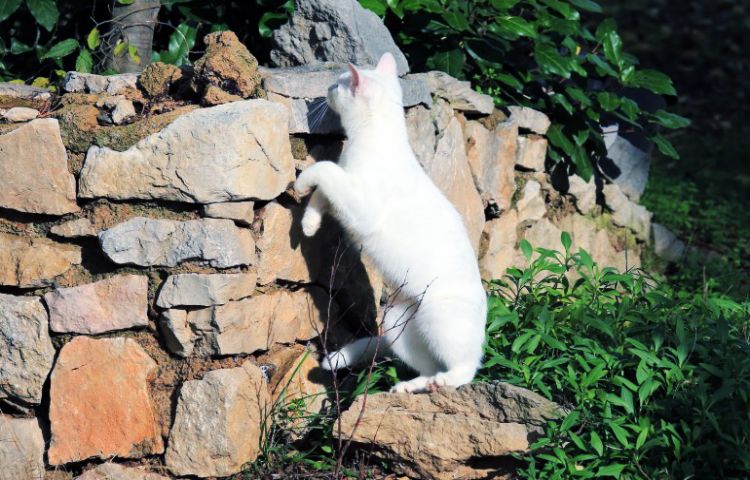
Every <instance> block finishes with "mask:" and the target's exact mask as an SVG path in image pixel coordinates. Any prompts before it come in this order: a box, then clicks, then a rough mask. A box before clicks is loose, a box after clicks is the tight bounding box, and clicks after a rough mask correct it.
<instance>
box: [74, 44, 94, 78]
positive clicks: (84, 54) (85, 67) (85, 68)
mask: <svg viewBox="0 0 750 480" xmlns="http://www.w3.org/2000/svg"><path fill="white" fill-rule="evenodd" d="M93 69H94V57H92V56H91V52H90V51H88V50H87V49H85V48H82V49H81V51H80V53H79V54H78V58H76V71H77V72H83V73H91V71H92V70H93Z"/></svg>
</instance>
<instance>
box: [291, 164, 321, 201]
mask: <svg viewBox="0 0 750 480" xmlns="http://www.w3.org/2000/svg"><path fill="white" fill-rule="evenodd" d="M314 167H315V165H312V166H310V167H307V169H305V170H304V171H303V172H302V173H300V174H299V177H297V181H296V182H294V191H295V192H297V195H299V196H300V197H306V196H307V195H309V194H310V192H312V189H313V188H315V186H316V185H317V182H316V181H315V168H314Z"/></svg>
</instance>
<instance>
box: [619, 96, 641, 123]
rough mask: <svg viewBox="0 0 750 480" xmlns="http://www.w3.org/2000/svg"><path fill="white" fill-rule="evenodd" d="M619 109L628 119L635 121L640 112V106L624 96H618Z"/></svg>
mask: <svg viewBox="0 0 750 480" xmlns="http://www.w3.org/2000/svg"><path fill="white" fill-rule="evenodd" d="M620 109H621V110H622V111H623V112H624V113H625V115H626V116H627V117H628V118H629V119H630V120H633V121H635V120H636V119H637V118H638V115H639V114H640V113H641V107H639V106H638V104H637V103H635V102H634V101H633V100H631V99H629V98H625V97H621V98H620Z"/></svg>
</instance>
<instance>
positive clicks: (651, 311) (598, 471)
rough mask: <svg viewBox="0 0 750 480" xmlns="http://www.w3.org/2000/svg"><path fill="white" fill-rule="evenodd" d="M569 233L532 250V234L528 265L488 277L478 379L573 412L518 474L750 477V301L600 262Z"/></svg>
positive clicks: (553, 429) (541, 476)
mask: <svg viewBox="0 0 750 480" xmlns="http://www.w3.org/2000/svg"><path fill="white" fill-rule="evenodd" d="M562 243H563V245H564V246H565V250H564V253H558V252H553V251H549V250H544V249H537V250H536V252H537V255H536V256H535V258H533V259H532V251H531V247H530V246H529V245H528V244H527V243H525V242H524V244H523V245H522V248H523V250H524V252H525V253H526V256H527V259H529V260H530V266H529V268H527V269H525V270H523V271H522V270H517V269H511V270H509V273H508V275H507V276H506V278H504V279H503V280H502V281H495V282H493V283H492V288H493V290H492V292H493V293H492V295H491V297H490V308H489V324H488V340H487V345H486V362H485V364H484V367H483V369H482V371H481V375H480V376H481V378H482V379H485V380H490V379H501V380H504V381H508V382H511V383H514V384H517V385H520V386H524V387H527V388H530V389H532V390H534V391H537V392H540V393H542V394H544V395H545V396H547V397H548V398H550V399H553V400H555V401H557V402H559V403H560V404H562V405H564V406H565V407H567V408H568V409H570V414H569V415H568V416H567V417H566V418H565V419H563V420H562V421H560V422H552V423H550V424H549V425H548V428H547V429H546V434H545V435H544V436H543V437H542V438H540V439H539V440H538V441H536V442H535V443H534V444H533V446H532V451H531V453H530V454H528V455H524V456H521V458H522V459H523V460H525V462H526V466H525V467H524V468H523V469H522V470H521V472H520V473H519V475H520V476H521V477H522V478H534V479H554V478H600V477H608V476H612V477H618V478H629V479H648V478H747V477H748V476H749V475H750V451H748V448H747V445H749V444H750V343H749V342H748V339H749V338H750V304H748V303H744V304H742V303H736V302H734V301H731V300H728V299H727V298H725V297H723V296H719V295H708V294H693V293H687V292H684V291H674V290H672V289H671V288H670V287H668V286H667V285H665V284H664V283H662V282H660V281H657V280H655V279H653V278H651V277H649V276H647V275H645V274H644V273H642V272H638V271H631V272H626V273H618V272H616V271H615V270H613V269H611V268H602V267H599V266H598V265H596V264H594V262H593V261H592V260H591V257H590V256H589V255H588V253H586V252H585V251H579V252H577V253H572V252H570V251H569V250H568V248H569V245H570V237H569V236H568V235H567V234H563V238H562ZM570 274H573V276H574V277H576V278H577V280H572V279H569V276H570Z"/></svg>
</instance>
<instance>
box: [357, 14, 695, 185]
mask: <svg viewBox="0 0 750 480" xmlns="http://www.w3.org/2000/svg"><path fill="white" fill-rule="evenodd" d="M360 3H361V4H362V5H363V6H365V7H367V8H369V9H371V10H372V11H374V12H375V13H378V14H380V15H383V16H384V18H385V20H386V24H387V25H388V26H389V28H390V30H391V32H392V33H393V35H394V37H395V38H396V40H397V42H398V43H399V45H400V47H401V48H402V49H403V50H404V52H405V53H406V55H407V56H408V57H409V61H410V62H411V65H412V68H413V69H414V70H415V71H421V70H424V69H436V70H443V71H446V72H448V73H450V74H451V75H454V76H456V77H459V78H466V79H469V80H472V81H473V82H474V83H475V84H476V85H477V86H478V87H479V88H480V89H481V90H483V91H485V92H486V93H489V94H490V95H492V96H493V97H494V98H495V100H496V102H497V103H498V104H500V105H505V104H511V105H525V106H529V107H533V108H536V109H538V110H541V111H543V112H545V113H547V114H548V115H549V116H550V118H551V119H552V122H553V125H552V127H551V128H550V130H549V132H548V138H549V140H550V144H551V145H550V147H551V148H550V150H549V157H550V158H551V160H552V161H553V162H563V163H564V164H565V165H567V166H570V167H572V169H574V170H575V171H576V172H577V173H578V174H579V175H581V176H582V177H584V178H585V179H586V180H588V178H589V177H590V176H591V174H592V172H593V170H594V169H595V168H597V166H598V164H599V161H600V160H601V159H602V158H603V157H604V155H605V153H606V151H605V148H604V143H603V141H602V133H601V127H600V124H602V123H605V122H608V121H612V120H614V121H617V122H619V123H620V124H621V125H622V126H623V127H625V128H633V129H637V130H644V131H645V132H646V133H647V134H648V135H649V137H650V138H651V139H652V140H653V141H654V142H655V144H656V146H657V147H658V148H659V150H660V151H662V152H663V153H665V154H666V155H669V156H671V157H674V158H677V156H678V155H677V152H676V151H675V149H674V148H673V147H672V145H671V144H670V142H669V141H668V140H667V139H666V138H665V137H664V136H662V135H661V134H659V133H657V129H656V128H655V127H664V128H668V129H673V128H681V127H684V126H687V125H688V124H689V122H688V121H687V120H686V119H685V118H683V117H680V116H678V115H675V114H672V113H669V112H666V111H664V110H657V111H655V112H647V111H643V110H641V108H640V107H639V106H638V105H637V104H636V103H635V102H634V101H633V100H631V99H630V98H628V97H627V96H626V93H627V89H645V90H648V91H651V92H653V93H655V94H660V95H670V96H674V95H676V92H675V89H674V87H673V85H672V81H671V79H670V78H669V77H668V76H666V75H665V74H663V73H661V72H659V71H656V70H652V69H647V68H641V67H640V66H639V65H638V61H637V59H636V58H635V57H633V56H632V55H629V54H627V53H625V51H624V49H623V43H622V40H621V38H620V35H618V33H617V31H616V27H615V23H614V21H612V20H611V19H602V18H601V15H600V13H601V7H600V6H599V5H598V4H597V3H596V2H594V1H591V0H476V1H471V2H466V1H460V0H360ZM592 22H596V23H598V24H597V25H596V28H589V24H590V23H592Z"/></svg>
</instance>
